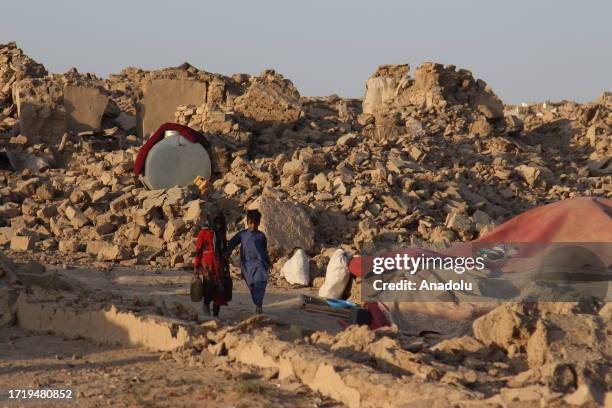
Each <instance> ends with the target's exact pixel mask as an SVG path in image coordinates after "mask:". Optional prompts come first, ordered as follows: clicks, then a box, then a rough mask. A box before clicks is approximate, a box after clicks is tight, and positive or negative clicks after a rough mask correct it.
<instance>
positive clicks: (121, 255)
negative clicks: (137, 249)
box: [98, 244, 132, 261]
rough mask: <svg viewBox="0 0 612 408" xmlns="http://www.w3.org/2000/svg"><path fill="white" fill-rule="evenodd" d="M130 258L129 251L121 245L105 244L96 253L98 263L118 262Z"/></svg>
mask: <svg viewBox="0 0 612 408" xmlns="http://www.w3.org/2000/svg"><path fill="white" fill-rule="evenodd" d="M131 256H132V254H131V251H130V250H129V249H128V248H126V247H124V246H121V245H110V244H107V245H104V246H102V247H101V248H100V250H99V252H98V260H100V261H120V260H123V259H128V258H130V257H131Z"/></svg>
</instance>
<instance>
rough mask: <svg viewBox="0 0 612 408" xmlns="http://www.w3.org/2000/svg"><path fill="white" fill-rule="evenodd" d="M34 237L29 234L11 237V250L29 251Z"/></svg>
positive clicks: (31, 248)
mask: <svg viewBox="0 0 612 408" xmlns="http://www.w3.org/2000/svg"><path fill="white" fill-rule="evenodd" d="M35 243H36V241H35V239H34V238H33V237H30V236H26V237H22V236H14V237H12V238H11V249H12V250H13V251H31V250H33V249H34V244H35Z"/></svg>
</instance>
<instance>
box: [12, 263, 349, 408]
mask: <svg viewBox="0 0 612 408" xmlns="http://www.w3.org/2000/svg"><path fill="white" fill-rule="evenodd" d="M49 270H50V271H55V272H57V273H58V274H60V275H61V276H64V277H67V278H69V279H70V280H71V281H73V282H74V281H76V282H78V283H79V284H80V285H82V286H84V287H86V288H87V289H89V290H93V291H94V292H95V293H96V295H100V296H102V297H104V296H109V297H112V298H113V301H117V299H119V300H122V299H123V300H125V301H128V300H129V301H133V300H134V299H140V300H142V301H144V302H153V303H155V304H157V305H161V304H162V303H163V304H164V305H167V306H168V307H172V306H174V305H175V303H180V304H183V305H185V306H186V307H187V308H193V309H194V310H197V312H198V313H199V315H200V316H201V313H202V312H201V305H200V304H199V303H193V302H191V301H190V299H189V294H188V285H189V281H190V274H189V271H177V270H157V271H151V270H150V269H149V270H147V269H132V268H113V269H110V270H100V269H90V268H69V269H65V268H53V267H49ZM300 293H308V294H314V291H313V290H311V289H307V288H300V289H291V288H279V287H273V286H271V287H269V289H268V292H267V294H266V298H265V303H264V310H265V313H266V314H267V315H270V316H273V317H275V318H277V319H279V320H280V321H282V322H285V323H287V324H289V325H296V326H299V327H300V328H303V329H306V330H327V331H329V332H330V333H336V332H338V331H339V330H340V326H339V325H338V323H337V320H336V318H333V317H329V316H325V315H321V314H312V313H308V312H305V311H303V310H302V309H301V308H300V301H299V294H300ZM253 311H254V310H253V304H252V302H251V300H250V295H249V293H248V290H247V288H246V286H245V285H244V283H243V282H240V281H235V283H234V298H233V301H232V302H231V303H230V305H229V307H226V308H223V309H222V314H221V321H222V323H224V324H225V323H227V324H231V323H234V322H238V321H241V320H243V319H245V318H248V317H250V316H252V315H253ZM161 356H162V353H155V352H151V351H148V350H146V349H144V348H126V347H109V346H98V345H95V344H94V343H92V342H89V341H86V340H66V339H64V338H62V337H60V336H55V335H34V334H30V333H25V332H24V331H22V330H21V329H18V328H10V329H2V330H0V407H5V406H6V407H17V406H24V405H26V406H31V407H54V406H78V407H102V406H112V407H131V406H141V407H203V406H205V407H244V408H246V407H339V406H341V405H339V404H338V403H336V402H334V401H331V400H329V399H326V398H324V397H321V396H319V395H318V394H315V393H313V392H312V391H310V390H309V389H307V388H306V387H304V386H302V385H301V384H300V383H298V382H279V381H277V380H266V379H264V378H265V376H264V377H262V375H261V373H258V372H256V371H253V370H254V369H253V368H252V367H248V366H244V365H241V364H239V363H231V364H230V363H229V362H228V361H227V357H213V356H211V358H210V361H207V362H206V363H205V364H204V366H203V367H202V366H191V365H187V364H185V363H183V362H176V361H174V360H163V359H162V360H160V357H161ZM200 362H201V360H200ZM199 364H200V363H199ZM9 389H56V390H59V389H68V390H72V392H73V397H74V399H72V400H71V402H69V403H68V405H67V402H66V401H49V400H47V401H40V400H38V401H37V400H29V401H27V403H24V401H15V400H13V401H11V400H9V399H8V398H7V397H8V394H7V393H8V390H9Z"/></svg>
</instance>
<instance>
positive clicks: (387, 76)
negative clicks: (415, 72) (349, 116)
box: [363, 64, 410, 114]
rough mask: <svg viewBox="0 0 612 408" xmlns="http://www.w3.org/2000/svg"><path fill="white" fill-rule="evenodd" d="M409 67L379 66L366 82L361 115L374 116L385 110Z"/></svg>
mask: <svg viewBox="0 0 612 408" xmlns="http://www.w3.org/2000/svg"><path fill="white" fill-rule="evenodd" d="M408 71H410V66H409V65H408V64H401V65H381V66H380V67H378V69H377V70H376V72H374V74H372V76H371V77H370V78H369V79H368V80H367V81H366V92H365V97H364V98H363V113H365V114H375V113H378V112H379V111H381V110H384V109H385V108H386V103H387V102H389V101H392V100H393V98H394V97H395V96H396V94H397V88H398V86H399V85H400V83H402V81H403V80H404V79H407V78H408Z"/></svg>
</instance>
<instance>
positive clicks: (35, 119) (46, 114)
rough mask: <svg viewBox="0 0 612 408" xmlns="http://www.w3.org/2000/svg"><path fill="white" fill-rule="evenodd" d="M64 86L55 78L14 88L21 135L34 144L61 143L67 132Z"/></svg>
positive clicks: (18, 83) (22, 82)
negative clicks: (44, 142)
mask: <svg viewBox="0 0 612 408" xmlns="http://www.w3.org/2000/svg"><path fill="white" fill-rule="evenodd" d="M62 98H63V85H62V84H61V83H60V82H59V81H56V80H54V79H52V78H49V77H46V78H26V79H22V80H20V81H16V82H15V83H14V85H13V100H14V101H15V105H17V116H18V117H19V132H20V133H21V134H22V135H24V136H26V137H27V138H28V140H29V142H30V143H36V142H38V141H47V142H52V143H54V144H55V143H57V142H58V141H59V139H60V138H61V136H62V135H63V134H64V132H65V131H66V116H65V109H64V105H63V103H62Z"/></svg>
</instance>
